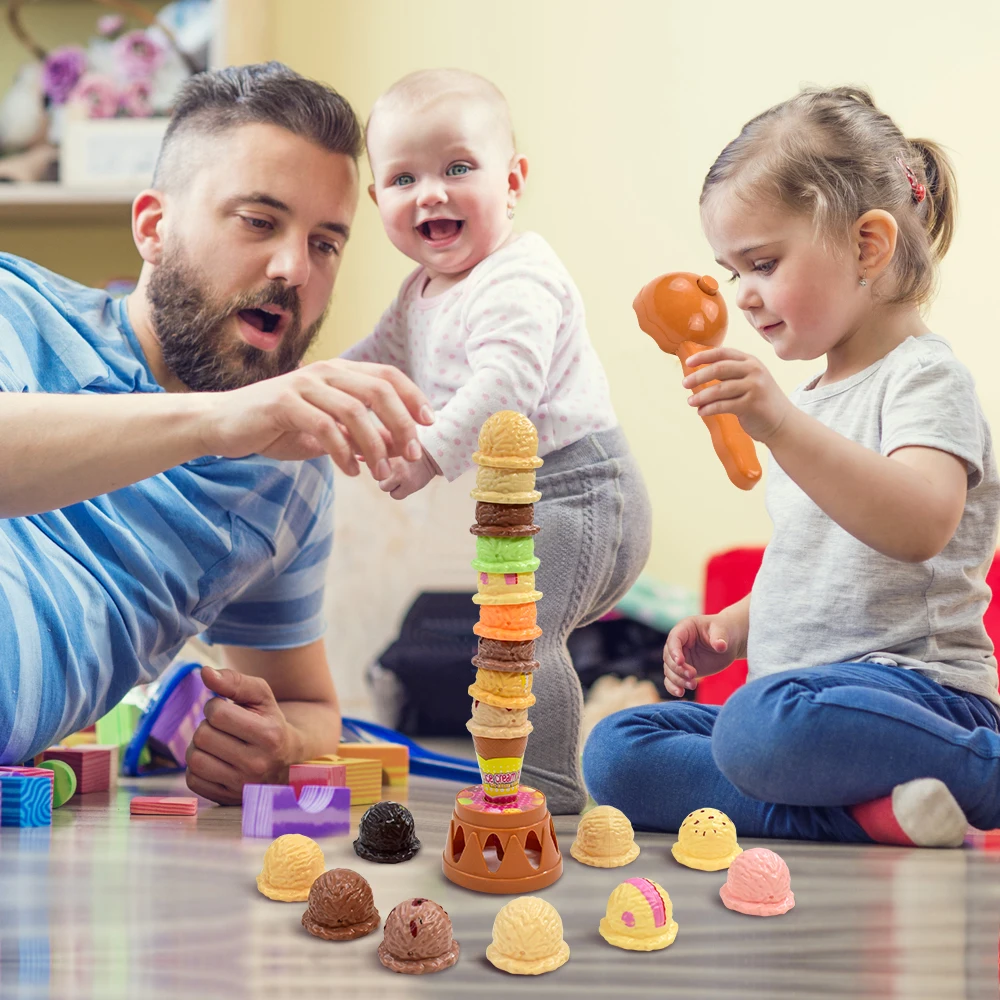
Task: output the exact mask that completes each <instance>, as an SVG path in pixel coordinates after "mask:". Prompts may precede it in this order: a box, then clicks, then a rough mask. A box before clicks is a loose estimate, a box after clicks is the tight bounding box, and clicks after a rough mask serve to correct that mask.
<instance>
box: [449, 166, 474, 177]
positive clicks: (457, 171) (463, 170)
mask: <svg viewBox="0 0 1000 1000" xmlns="http://www.w3.org/2000/svg"><path fill="white" fill-rule="evenodd" d="M468 172H469V165H468V163H453V164H452V165H451V166H450V167H449V168H448V169H447V171H446V174H447V176H448V177H461V176H462V174H467V173H468Z"/></svg>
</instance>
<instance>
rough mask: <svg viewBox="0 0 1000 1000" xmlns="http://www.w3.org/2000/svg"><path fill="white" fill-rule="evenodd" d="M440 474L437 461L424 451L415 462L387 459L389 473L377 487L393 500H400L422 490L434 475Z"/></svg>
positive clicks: (402, 459)
mask: <svg viewBox="0 0 1000 1000" xmlns="http://www.w3.org/2000/svg"><path fill="white" fill-rule="evenodd" d="M439 475H441V470H440V469H439V468H438V465H437V462H435V461H434V459H433V458H431V456H430V455H429V454H428V453H427V452H426V451H424V452H423V454H422V455H421V456H420V458H419V459H417V461H416V462H408V461H407V460H406V459H405V458H390V459H389V475H388V476H386V477H385V478H383V479H381V480H380V481H379V484H378V488H379V489H380V490H382V491H383V492H384V493H388V494H389V496H391V497H392V498H393V500H402V499H404V498H405V497H408V496H409V495H410V494H411V493H416V492H417V491H418V490H422V489H423V488H424V487H425V486H426V485H427V484H428V483H429V482H430V481H431V480H432V479H433V478H434V477H435V476H439Z"/></svg>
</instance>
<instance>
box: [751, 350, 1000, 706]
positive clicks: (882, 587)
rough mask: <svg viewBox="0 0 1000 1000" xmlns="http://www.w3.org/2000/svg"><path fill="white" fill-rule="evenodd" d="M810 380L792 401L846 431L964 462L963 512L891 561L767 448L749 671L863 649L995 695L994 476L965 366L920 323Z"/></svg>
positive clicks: (999, 500) (999, 507) (883, 445)
mask: <svg viewBox="0 0 1000 1000" xmlns="http://www.w3.org/2000/svg"><path fill="white" fill-rule="evenodd" d="M816 382H817V379H813V380H812V381H810V382H808V383H806V385H804V386H802V387H800V388H799V389H797V390H796V391H795V392H794V393H793V394H792V396H791V399H792V402H794V403H795V404H796V406H798V407H799V408H800V409H802V410H804V411H805V412H806V413H808V414H809V415H810V416H812V417H815V418H816V419H817V420H819V421H821V422H822V423H824V424H826V425H827V427H831V428H833V430H835V431H837V432H838V433H840V434H843V435H844V437H846V438H849V439H850V440H852V441H857V442H858V443H859V444H862V445H864V446H865V447H866V448H870V449H871V450H872V451H874V452H877V453H878V454H880V455H891V454H892V452H894V451H896V449H898V448H904V447H907V446H918V447H923V448H936V449H938V450H939V451H945V452H948V453H949V454H951V455H954V456H955V457H956V458H958V459H959V460H960V461H961V462H963V463H964V465H965V467H966V469H967V471H968V493H967V495H966V501H965V511H964V513H963V514H962V520H961V521H960V522H959V525H958V528H957V529H956V531H955V534H954V535H953V536H952V539H951V541H950V542H948V544H947V545H946V546H945V547H944V549H943V550H942V551H941V552H939V553H938V554H937V555H936V556H934V557H933V558H931V559H927V560H926V561H924V562H919V563H907V562H901V561H899V560H898V559H892V558H890V557H889V556H885V555H882V553H880V552H876V551H875V550H874V549H873V548H870V547H869V546H867V545H865V544H864V542H860V541H858V539H857V538H855V537H854V536H853V535H851V534H849V533H848V532H846V531H845V530H844V529H843V528H841V527H840V526H839V525H838V524H837V523H836V522H834V521H833V520H831V519H830V518H829V517H828V516H827V515H826V514H825V513H823V511H822V510H820V508H819V507H817V506H816V504H815V503H813V501H812V500H810V499H809V497H808V496H806V494H805V493H804V492H803V491H802V490H801V489H800V488H799V487H798V486H797V485H796V484H795V483H794V482H793V481H792V480H791V479H790V478H789V477H788V475H787V474H786V473H785V472H784V470H783V469H782V468H781V466H780V465H778V463H777V462H774V461H772V462H771V463H770V467H769V470H768V483H767V509H768V513H769V514H770V515H771V520H772V521H773V522H774V534H773V536H772V538H771V541H770V543H769V544H768V546H767V549H766V550H765V552H764V561H763V564H762V566H761V568H760V572H759V573H758V574H757V579H756V580H755V581H754V585H753V591H752V594H751V598H750V634H749V639H748V645H747V659H748V661H749V666H750V672H749V678H750V679H751V680H753V679H754V678H757V677H762V676H764V675H766V674H772V673H775V672H777V671H779V670H792V669H801V668H804V667H814V666H821V665H824V664H831V663H849V662H858V661H868V662H874V663H883V664H887V665H892V666H898V667H905V668H909V669H912V670H918V671H919V672H920V673H922V674H925V675H926V676H928V677H930V678H931V679H932V680H934V681H937V682H938V683H939V684H943V685H945V686H946V687H951V688H958V689H959V690H960V691H970V692H972V693H973V694H978V695H983V696H984V697H986V698H989V699H990V700H991V701H993V702H996V703H998V704H1000V695H998V693H997V661H996V659H995V658H994V655H993V643H992V642H991V641H990V639H989V636H988V635H987V634H986V629H985V628H984V627H983V613H984V612H985V611H986V608H987V606H988V604H989V601H990V588H989V587H988V586H987V584H986V573H987V570H988V569H989V567H990V563H991V562H992V560H993V554H994V551H995V549H996V544H997V523H998V518H1000V480H998V478H997V466H996V461H995V459H994V456H993V442H992V438H991V435H990V427H989V424H988V423H987V422H986V418H985V416H984V415H983V411H982V408H981V407H980V405H979V399H978V398H977V396H976V389H975V385H974V384H973V381H972V375H971V374H970V373H969V370H968V369H967V368H966V367H965V366H964V365H963V364H962V363H961V362H960V361H958V359H957V358H956V357H955V355H954V354H953V353H952V351H951V348H950V347H949V346H948V343H947V341H945V340H944V339H943V338H941V337H938V336H936V335H934V334H925V335H924V336H922V337H910V338H908V339H907V340H904V341H903V343H901V344H900V345H899V346H898V347H896V348H895V349H894V350H892V351H890V352H889V353H888V354H887V355H886V356H885V357H884V358H882V359H881V360H880V361H877V362H876V363H875V364H873V365H872V366H871V367H869V368H866V369H865V370H864V371H861V372H858V373H857V374H856V375H852V376H851V377H850V378H846V379H844V380H842V381H840V382H833V383H830V384H829V385H824V386H817V385H816Z"/></svg>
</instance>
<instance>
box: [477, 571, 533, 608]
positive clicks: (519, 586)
mask: <svg viewBox="0 0 1000 1000" xmlns="http://www.w3.org/2000/svg"><path fill="white" fill-rule="evenodd" d="M541 599H542V592H541V591H540V590H535V574H534V573H480V574H479V593H477V594H474V595H473V597H472V600H473V602H474V603H475V604H530V603H533V602H534V601H540V600H541Z"/></svg>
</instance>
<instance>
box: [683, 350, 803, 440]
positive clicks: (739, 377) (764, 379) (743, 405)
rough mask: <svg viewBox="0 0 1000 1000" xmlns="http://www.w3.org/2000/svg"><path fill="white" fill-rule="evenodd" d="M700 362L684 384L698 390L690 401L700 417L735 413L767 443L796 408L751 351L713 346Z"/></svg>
mask: <svg viewBox="0 0 1000 1000" xmlns="http://www.w3.org/2000/svg"><path fill="white" fill-rule="evenodd" d="M698 364H699V367H698V368H697V369H696V370H695V371H693V372H691V374H690V375H686V376H685V377H684V380H683V381H682V383H681V384H682V385H683V386H684V387H685V388H686V389H695V390H698V391H696V392H694V393H692V394H691V396H689V397H688V402H689V403H690V404H691V405H692V406H697V407H698V416H699V417H702V418H705V417H709V416H712V415H714V414H721V413H732V414H734V415H735V416H736V417H737V419H738V420H739V422H740V426H741V427H742V428H743V430H745V431H746V432H747V434H749V435H750V437H752V438H753V439H754V440H755V441H760V442H762V443H763V444H767V443H768V442H769V441H770V440H771V439H772V438H773V437H774V436H775V434H777V433H778V431H779V430H780V429H781V427H782V425H783V424H784V422H785V419H786V418H787V416H788V414H789V413H790V412H792V410H794V407H793V406H792V404H791V402H790V401H789V399H788V397H787V396H786V395H785V394H784V393H783V392H782V391H781V389H780V388H779V386H778V383H777V382H775V381H774V377H773V376H772V375H771V373H770V372H769V371H768V370H767V368H766V367H765V366H764V365H763V364H762V363H761V361H760V360H759V359H758V358H755V357H754V356H753V355H752V354H744V353H743V351H737V350H736V349H735V348H732V347H712V348H709V349H708V350H707V351H702V352H701V353H700V354H699V355H698ZM706 383H707V384H706ZM699 387H700V388H699Z"/></svg>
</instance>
